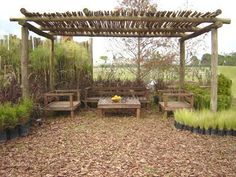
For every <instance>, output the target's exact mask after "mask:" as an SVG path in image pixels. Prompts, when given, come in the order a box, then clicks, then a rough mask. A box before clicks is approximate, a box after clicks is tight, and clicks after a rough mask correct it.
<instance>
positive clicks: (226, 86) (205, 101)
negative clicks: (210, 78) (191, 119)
mask: <svg viewBox="0 0 236 177" xmlns="http://www.w3.org/2000/svg"><path fill="white" fill-rule="evenodd" d="M231 86H232V81H231V80H230V79H228V78H226V77H225V76H224V75H223V74H220V75H219V76H218V100H217V109H218V110H219V111H220V110H225V109H229V108H230V106H231V102H232V93H231ZM185 89H186V90H188V91H190V92H192V93H193V94H194V107H195V109H197V110H201V109H209V108H210V102H211V96H210V90H209V89H207V88H201V87H200V86H199V85H193V84H191V85H190V84H186V85H185Z"/></svg>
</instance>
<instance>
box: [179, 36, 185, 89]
mask: <svg viewBox="0 0 236 177" xmlns="http://www.w3.org/2000/svg"><path fill="white" fill-rule="evenodd" d="M179 42H180V63H179V87H180V88H181V89H183V88H184V76H185V69H184V66H185V42H184V41H183V40H180V41H179Z"/></svg>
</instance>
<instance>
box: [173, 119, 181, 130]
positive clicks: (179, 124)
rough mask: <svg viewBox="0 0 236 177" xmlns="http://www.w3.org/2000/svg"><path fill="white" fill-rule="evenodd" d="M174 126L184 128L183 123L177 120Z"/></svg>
mask: <svg viewBox="0 0 236 177" xmlns="http://www.w3.org/2000/svg"><path fill="white" fill-rule="evenodd" d="M174 126H175V128H177V129H181V130H182V128H183V125H182V124H181V123H179V122H176V121H175V122H174Z"/></svg>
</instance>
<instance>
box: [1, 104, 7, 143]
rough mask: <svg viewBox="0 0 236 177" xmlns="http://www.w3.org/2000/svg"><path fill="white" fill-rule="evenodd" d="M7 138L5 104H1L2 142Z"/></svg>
mask: <svg viewBox="0 0 236 177" xmlns="http://www.w3.org/2000/svg"><path fill="white" fill-rule="evenodd" d="M6 140H7V131H6V126H5V112H4V109H3V106H0V143H4V142H6Z"/></svg>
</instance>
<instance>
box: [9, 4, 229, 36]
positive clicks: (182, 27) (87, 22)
mask: <svg viewBox="0 0 236 177" xmlns="http://www.w3.org/2000/svg"><path fill="white" fill-rule="evenodd" d="M20 11H21V13H22V14H23V15H24V16H25V17H24V18H11V20H12V21H25V22H27V23H31V22H34V23H36V24H38V25H39V26H40V28H39V30H41V31H42V32H45V31H47V32H49V34H53V35H73V34H75V35H80V34H81V35H82V36H85V35H87V36H112V35H114V36H128V37H129V36H132V37H139V36H142V37H145V36H147V37H150V36H153V37H155V35H156V36H168V37H177V36H184V35H189V34H191V33H194V32H196V31H198V30H200V29H202V28H204V27H206V26H209V25H211V24H214V23H216V22H222V24H224V23H226V24H228V23H230V19H220V18H217V16H218V15H220V14H221V13H222V12H221V10H216V11H214V12H205V13H202V12H197V11H190V10H187V11H137V10H119V9H118V10H114V11H108V10H106V11H101V10H100V11H91V10H89V9H87V8H85V9H83V11H72V12H70V11H66V12H62V13H60V12H53V13H39V12H29V11H27V10H26V9H21V10H20ZM31 24H32V23H31ZM202 24H203V25H202ZM114 29H115V30H114Z"/></svg>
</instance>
